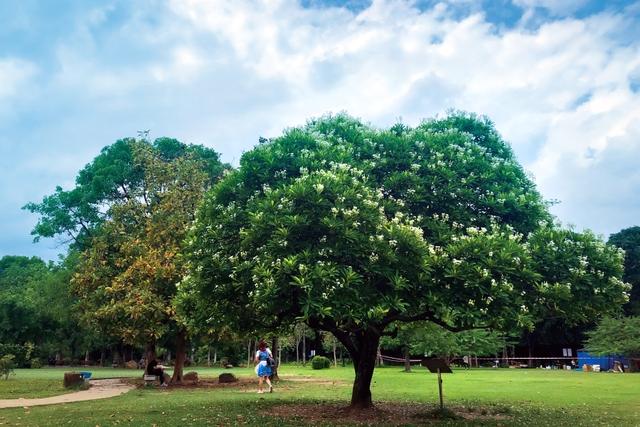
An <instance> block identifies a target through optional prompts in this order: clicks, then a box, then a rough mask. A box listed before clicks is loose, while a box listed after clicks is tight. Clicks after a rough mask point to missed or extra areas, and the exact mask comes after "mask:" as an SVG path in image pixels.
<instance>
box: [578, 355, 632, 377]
mask: <svg viewBox="0 0 640 427" xmlns="http://www.w3.org/2000/svg"><path fill="white" fill-rule="evenodd" d="M615 361H619V362H622V364H623V365H625V366H629V361H628V360H627V359H626V358H624V357H622V356H616V355H615V354H609V355H606V356H594V355H593V354H589V353H587V352H586V351H580V350H578V367H579V368H582V366H584V365H600V371H604V372H606V371H608V370H609V369H613V362H615Z"/></svg>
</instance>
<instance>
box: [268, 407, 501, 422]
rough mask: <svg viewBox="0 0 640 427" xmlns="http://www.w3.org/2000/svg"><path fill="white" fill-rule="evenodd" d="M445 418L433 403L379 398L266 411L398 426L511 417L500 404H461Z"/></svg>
mask: <svg viewBox="0 0 640 427" xmlns="http://www.w3.org/2000/svg"><path fill="white" fill-rule="evenodd" d="M448 409H449V411H450V412H449V411H447V415H448V417H447V418H443V417H442V416H441V415H440V414H439V411H437V407H436V406H434V405H425V404H418V403H406V402H379V403H377V404H376V405H375V406H374V407H373V408H370V409H352V408H350V407H348V406H345V405H341V404H332V403H322V404H315V405H314V404H303V405H301V404H291V405H277V406H273V407H271V408H270V409H269V410H268V411H267V413H268V414H269V415H272V416H274V417H277V418H282V419H287V420H290V421H298V422H301V423H302V424H307V425H312V424H321V423H322V424H324V423H326V424H331V425H366V426H374V425H375V426H379V425H386V426H401V425H432V424H436V423H439V422H441V421H443V419H459V420H462V421H471V422H473V421H507V420H509V419H511V416H510V415H509V414H508V413H505V410H503V409H500V408H484V407H462V406H453V407H449V408H448Z"/></svg>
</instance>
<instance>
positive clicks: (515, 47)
mask: <svg viewBox="0 0 640 427" xmlns="http://www.w3.org/2000/svg"><path fill="white" fill-rule="evenodd" d="M0 22H2V25H0V178H1V179H0V201H1V203H2V205H1V209H0V256H2V255H7V254H20V255H38V256H42V257H44V258H47V259H54V258H55V257H56V254H58V253H59V252H62V251H64V247H61V246H60V245H59V243H58V242H56V241H55V240H48V241H43V242H40V243H38V244H33V243H31V240H32V239H31V236H30V235H29V233H30V230H31V229H32V227H33V225H34V224H35V222H36V218H35V217H34V216H33V215H31V214H29V213H27V212H25V211H22V210H21V209H20V208H21V206H23V205H24V204H25V203H26V202H28V201H39V200H41V198H42V197H43V196H44V195H46V194H50V193H51V192H52V191H53V190H54V188H55V186H56V185H61V186H63V187H65V188H70V187H71V186H72V185H73V182H74V178H75V175H76V173H77V172H78V170H80V168H82V167H83V166H84V165H85V164H86V163H87V162H89V161H90V160H91V159H92V158H93V157H95V155H96V154H97V153H98V152H99V150H100V148H102V147H103V146H105V145H108V144H111V143H112V142H114V141H115V140H116V139H118V138H121V137H126V136H135V135H136V133H137V131H138V130H142V129H150V130H151V137H158V136H172V137H176V138H179V139H181V140H183V141H185V142H192V143H200V144H205V145H207V146H211V147H214V148H215V149H216V150H217V151H219V152H220V153H222V157H223V160H225V161H227V162H231V163H233V164H237V162H238V159H239V158H240V156H241V154H242V152H243V151H246V150H248V149H250V148H251V147H252V146H253V145H254V144H255V143H256V142H257V140H258V137H259V136H265V137H271V136H277V135H278V134H280V133H281V131H282V129H283V128H286V127H289V126H294V125H298V124H302V123H304V122H305V120H306V119H307V118H309V117H313V116H317V115H321V114H323V113H326V112H339V111H347V112H349V113H350V114H352V115H354V116H357V117H360V118H362V119H363V120H365V121H367V122H370V123H371V124H373V125H375V126H380V127H382V126H388V125H390V124H392V123H394V122H396V121H397V120H399V119H400V120H402V121H403V122H405V123H407V124H410V125H415V124H417V123H419V121H420V119H422V118H426V117H433V116H435V115H438V114H440V115H442V114H443V113H445V112H446V111H447V110H448V109H450V108H456V109H462V110H467V111H473V112H477V113H481V114H485V115H487V116H489V117H490V118H491V119H492V120H493V121H494V122H495V123H496V126H497V128H498V130H499V131H500V132H501V133H502V135H503V136H504V137H505V139H506V140H508V141H509V142H510V143H511V144H512V146H513V148H514V150H515V152H516V154H517V156H518V158H519V160H520V161H521V163H522V164H523V165H524V166H525V168H526V169H527V170H528V171H530V172H531V173H532V175H533V176H534V179H535V181H536V182H537V184H538V186H539V188H540V190H541V192H542V194H543V195H544V197H545V198H547V199H557V200H559V201H560V202H561V203H560V204H558V205H557V206H555V207H554V208H553V212H554V213H555V214H556V215H557V216H558V218H559V219H560V220H562V221H563V222H564V223H567V224H574V225H575V226H576V227H577V228H578V229H584V228H589V229H592V230H594V231H595V232H596V233H599V234H602V235H603V236H604V237H605V238H606V237H608V235H609V234H610V233H612V232H616V231H618V230H620V229H622V228H625V227H629V226H633V225H640V197H639V193H640V168H639V167H638V163H639V161H640V2H639V1H635V2H634V1H602V2H600V1H590V0H497V1H467V0H450V1H442V2H438V1H385V0H380V1H377V0H375V1H367V0H352V1H337V0H332V1H321V0H297V1H296V0H274V1H260V2H245V1H240V0H234V1H213V0H206V1H205V0H175V1H172V0H138V1H135V2H132V1H128V0H114V1H88V0H59V1H55V2H54V1H48V0H40V1H30V0H20V1H17V0H0Z"/></svg>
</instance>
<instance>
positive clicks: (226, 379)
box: [218, 372, 238, 383]
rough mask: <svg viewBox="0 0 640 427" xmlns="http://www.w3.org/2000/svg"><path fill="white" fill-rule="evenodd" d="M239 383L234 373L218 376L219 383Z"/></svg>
mask: <svg viewBox="0 0 640 427" xmlns="http://www.w3.org/2000/svg"><path fill="white" fill-rule="evenodd" d="M237 381H238V378H237V377H236V376H235V375H233V374H232V373H228V372H225V373H224V374H220V375H219V376H218V382H219V383H235V382H237Z"/></svg>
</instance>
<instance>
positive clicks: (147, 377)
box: [142, 374, 158, 386]
mask: <svg viewBox="0 0 640 427" xmlns="http://www.w3.org/2000/svg"><path fill="white" fill-rule="evenodd" d="M142 379H144V385H146V386H147V385H152V384H153V383H154V382H156V381H158V376H157V375H147V374H145V375H144V377H143V378H142Z"/></svg>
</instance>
